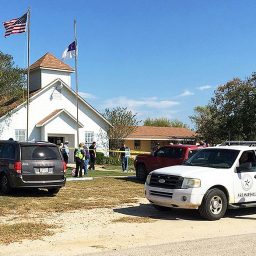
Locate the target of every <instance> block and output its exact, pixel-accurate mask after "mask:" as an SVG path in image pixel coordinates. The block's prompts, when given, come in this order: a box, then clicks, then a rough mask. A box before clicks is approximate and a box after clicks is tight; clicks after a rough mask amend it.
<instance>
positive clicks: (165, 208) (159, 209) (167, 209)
mask: <svg viewBox="0 0 256 256" xmlns="http://www.w3.org/2000/svg"><path fill="white" fill-rule="evenodd" d="M152 205H153V206H154V207H155V209H157V210H158V211H161V212H166V211H170V210H171V209H172V208H170V207H166V206H161V205H156V204H152Z"/></svg>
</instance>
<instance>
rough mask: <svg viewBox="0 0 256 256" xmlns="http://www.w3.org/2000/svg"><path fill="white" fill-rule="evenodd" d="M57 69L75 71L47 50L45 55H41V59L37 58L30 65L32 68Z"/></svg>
mask: <svg viewBox="0 0 256 256" xmlns="http://www.w3.org/2000/svg"><path fill="white" fill-rule="evenodd" d="M40 68H45V69H55V70H56V69H57V70H63V71H67V72H74V69H72V68H71V67H70V66H69V65H67V64H66V63H64V62H63V61H61V60H59V59H57V58H56V57H55V56H54V55H52V54H51V53H49V52H47V53H46V54H45V55H44V56H43V57H41V58H40V59H39V60H37V61H36V62H35V63H33V64H32V65H31V66H30V70H31V71H32V70H35V69H40Z"/></svg>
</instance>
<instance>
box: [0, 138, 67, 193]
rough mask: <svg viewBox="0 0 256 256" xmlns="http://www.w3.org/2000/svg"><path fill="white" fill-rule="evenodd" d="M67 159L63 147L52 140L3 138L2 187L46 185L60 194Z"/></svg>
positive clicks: (7, 189) (0, 158)
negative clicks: (61, 151)
mask: <svg viewBox="0 0 256 256" xmlns="http://www.w3.org/2000/svg"><path fill="white" fill-rule="evenodd" d="M65 172H66V163H65V162H64V161H63V158H62V155H61V153H60V150H59V149H58V147H57V146H56V145H55V144H52V143H49V142H18V141H13V140H0V190H1V192H2V193H4V194H8V193H10V192H11V190H13V189H15V188H46V189H48V192H49V194H57V193H58V192H59V190H60V188H61V187H62V186H64V185H65V182H66V178H65Z"/></svg>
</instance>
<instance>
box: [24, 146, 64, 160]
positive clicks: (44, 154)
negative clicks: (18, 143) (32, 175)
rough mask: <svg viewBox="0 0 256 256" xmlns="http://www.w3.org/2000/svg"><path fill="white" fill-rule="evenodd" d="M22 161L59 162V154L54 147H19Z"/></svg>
mask: <svg viewBox="0 0 256 256" xmlns="http://www.w3.org/2000/svg"><path fill="white" fill-rule="evenodd" d="M21 159H22V160H60V159H61V156H60V152H59V149H58V148H57V147H54V146H43V145H40V146H36V145H33V146H22V147H21Z"/></svg>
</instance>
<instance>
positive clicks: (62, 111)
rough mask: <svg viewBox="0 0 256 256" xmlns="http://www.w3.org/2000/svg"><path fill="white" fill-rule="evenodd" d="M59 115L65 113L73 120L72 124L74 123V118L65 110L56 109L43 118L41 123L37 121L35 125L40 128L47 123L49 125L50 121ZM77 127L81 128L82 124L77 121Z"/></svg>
mask: <svg viewBox="0 0 256 256" xmlns="http://www.w3.org/2000/svg"><path fill="white" fill-rule="evenodd" d="M61 113H65V114H66V115H68V116H69V117H70V118H71V119H73V121H74V122H76V118H75V117H74V116H72V115H71V114H70V113H69V112H68V111H67V110H65V109H56V110H54V111H53V112H51V113H50V114H49V115H47V116H46V117H44V118H43V119H42V120H41V121H39V122H38V123H37V124H36V127H42V126H44V125H46V124H47V123H49V122H50V121H51V120H53V119H54V118H56V117H57V116H59V115H60V114H61ZM78 125H79V126H80V127H83V124H82V123H81V122H79V121H78Z"/></svg>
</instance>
